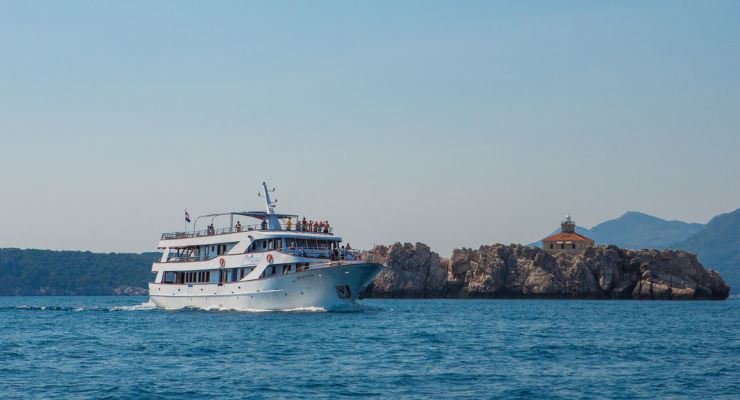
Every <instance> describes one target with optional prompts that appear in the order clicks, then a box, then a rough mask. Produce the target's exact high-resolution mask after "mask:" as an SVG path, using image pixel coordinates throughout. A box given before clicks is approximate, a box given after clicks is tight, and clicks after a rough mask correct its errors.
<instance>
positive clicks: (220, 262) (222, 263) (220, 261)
mask: <svg viewBox="0 0 740 400" xmlns="http://www.w3.org/2000/svg"><path fill="white" fill-rule="evenodd" d="M218 265H220V266H221V268H223V267H225V266H226V260H224V259H223V257H221V259H220V260H218Z"/></svg>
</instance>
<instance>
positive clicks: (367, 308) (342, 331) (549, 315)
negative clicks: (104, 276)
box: [0, 297, 740, 399]
mask: <svg viewBox="0 0 740 400" xmlns="http://www.w3.org/2000/svg"><path fill="white" fill-rule="evenodd" d="M144 301H146V299H145V298H131V297H123V298H122V297H5V298H3V297H0V398H2V399H10V398H162V399H165V398H175V397H184V398H206V397H209V398H246V397H288V398H301V397H326V398H328V397H331V398H334V397H350V396H362V397H386V398H404V397H406V398H429V397H436V398H439V397H453V396H454V397H468V398H496V397H504V398H532V397H536V398H594V397H609V398H625V399H627V398H629V399H631V398H655V397H671V398H735V399H737V398H738V396H740V369H739V368H740V301H738V300H730V301H725V302H608V301H593V302H592V301H546V300H545V301H535V300H533V301H526V300H512V301H508V300H487V301H465V300H390V301H380V300H368V301H364V302H363V303H362V304H363V309H362V310H361V311H357V312H342V313H335V312H228V311H220V312H204V311H195V310H182V311H162V310H154V309H147V308H146V307H139V306H137V305H138V304H141V303H142V302H144Z"/></svg>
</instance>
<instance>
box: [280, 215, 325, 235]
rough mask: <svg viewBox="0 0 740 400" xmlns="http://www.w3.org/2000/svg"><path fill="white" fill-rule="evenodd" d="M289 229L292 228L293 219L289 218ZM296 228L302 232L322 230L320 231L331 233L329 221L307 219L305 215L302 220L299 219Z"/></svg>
mask: <svg viewBox="0 0 740 400" xmlns="http://www.w3.org/2000/svg"><path fill="white" fill-rule="evenodd" d="M287 228H288V230H290V228H291V220H290V219H288V224H287ZM295 230H297V231H300V232H320V233H329V232H331V226H330V225H329V221H314V220H311V221H307V220H306V217H303V219H302V220H298V222H297V223H296V226H295Z"/></svg>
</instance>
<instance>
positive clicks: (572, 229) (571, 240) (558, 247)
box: [542, 215, 594, 254]
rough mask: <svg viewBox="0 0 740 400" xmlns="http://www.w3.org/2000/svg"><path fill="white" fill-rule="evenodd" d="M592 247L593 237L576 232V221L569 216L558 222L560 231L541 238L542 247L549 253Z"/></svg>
mask: <svg viewBox="0 0 740 400" xmlns="http://www.w3.org/2000/svg"><path fill="white" fill-rule="evenodd" d="M589 247H594V241H593V239H590V238H587V237H585V236H583V235H580V234H578V233H576V223H575V221H573V219H572V218H571V217H570V215H566V216H565V220H563V221H562V222H561V223H560V232H559V233H556V234H554V235H552V236H549V237H546V238H544V239H542V248H543V249H545V251H547V252H549V253H567V254H575V253H580V252H583V251H584V250H586V249H587V248H589Z"/></svg>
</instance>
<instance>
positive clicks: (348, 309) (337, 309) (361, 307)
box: [0, 300, 383, 313]
mask: <svg viewBox="0 0 740 400" xmlns="http://www.w3.org/2000/svg"><path fill="white" fill-rule="evenodd" d="M9 310H16V311H62V312H64V311H66V312H82V311H97V312H116V311H151V310H162V311H200V312H244V313H326V312H329V313H355V312H374V311H382V310H383V309H382V308H379V307H373V306H370V305H366V304H357V303H352V304H343V305H336V306H328V307H296V308H286V309H259V308H226V307H209V308H201V307H180V308H164V307H159V306H157V305H156V304H155V303H154V302H152V301H151V300H149V301H146V302H144V303H141V304H134V305H128V306H110V307H74V306H56V305H17V306H4V307H2V306H0V311H9Z"/></svg>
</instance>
